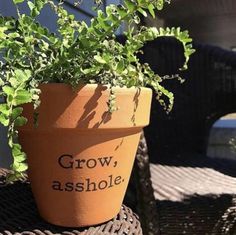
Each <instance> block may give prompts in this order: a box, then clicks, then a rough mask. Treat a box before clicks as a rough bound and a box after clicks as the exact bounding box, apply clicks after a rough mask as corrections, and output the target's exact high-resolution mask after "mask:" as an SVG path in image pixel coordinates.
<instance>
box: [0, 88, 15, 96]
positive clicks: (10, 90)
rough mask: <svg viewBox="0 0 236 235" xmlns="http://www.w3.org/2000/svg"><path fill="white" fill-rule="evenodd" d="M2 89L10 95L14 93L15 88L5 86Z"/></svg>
mask: <svg viewBox="0 0 236 235" xmlns="http://www.w3.org/2000/svg"><path fill="white" fill-rule="evenodd" d="M2 90H3V91H4V92H5V93H6V94H7V95H8V96H9V95H12V96H13V95H14V93H15V89H14V88H12V87H10V86H4V87H3V88H2Z"/></svg>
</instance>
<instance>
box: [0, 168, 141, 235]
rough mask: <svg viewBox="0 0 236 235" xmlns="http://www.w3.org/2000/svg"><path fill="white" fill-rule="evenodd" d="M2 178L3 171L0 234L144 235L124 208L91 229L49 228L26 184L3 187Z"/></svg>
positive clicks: (137, 222)
mask: <svg viewBox="0 0 236 235" xmlns="http://www.w3.org/2000/svg"><path fill="white" fill-rule="evenodd" d="M5 175H6V170H3V169H1V168H0V234H6V235H10V234H18V235H19V234H25V235H26V234H27V235H33V234H38V235H43V234H47V235H50V234H68V235H69V234H71V235H72V234H81V235H110V234H114V235H115V234H117V235H121V234H127V235H142V234H143V233H142V229H141V226H140V223H139V220H138V217H137V216H136V215H135V214H134V213H133V212H132V210H131V209H130V208H128V207H126V206H122V208H121V210H120V213H119V214H118V215H117V217H116V218H114V219H112V220H110V221H108V222H107V223H104V224H101V225H97V226H94V227H89V228H80V229H78V228H63V227H59V226H54V225H51V224H49V223H47V222H45V221H44V220H42V219H41V218H40V216H39V214H38V212H37V209H36V205H35V202H34V200H33V196H32V193H31V190H30V185H29V182H27V181H20V182H16V183H14V184H11V185H5V182H4V180H5ZM62 213H63V211H62Z"/></svg>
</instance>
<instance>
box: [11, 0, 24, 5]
mask: <svg viewBox="0 0 236 235" xmlns="http://www.w3.org/2000/svg"><path fill="white" fill-rule="evenodd" d="M24 1H25V0H13V2H14V3H15V4H19V3H22V2H24Z"/></svg>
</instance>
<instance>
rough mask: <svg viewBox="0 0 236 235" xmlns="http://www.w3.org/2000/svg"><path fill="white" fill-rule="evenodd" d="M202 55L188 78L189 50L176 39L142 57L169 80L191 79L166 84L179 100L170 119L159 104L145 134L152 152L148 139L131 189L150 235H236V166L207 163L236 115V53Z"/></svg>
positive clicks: (203, 50) (201, 51)
mask: <svg viewBox="0 0 236 235" xmlns="http://www.w3.org/2000/svg"><path fill="white" fill-rule="evenodd" d="M195 48H196V50H197V51H196V53H195V54H194V55H193V56H192V58H191V60H190V64H189V70H187V71H184V72H182V71H181V72H180V71H178V67H179V66H180V65H181V64H182V62H183V56H182V47H181V45H180V44H179V43H178V42H176V41H175V40H172V39H167V38H164V39H158V40H156V41H154V42H150V43H148V44H147V46H145V48H144V55H143V56H142V58H141V59H142V60H143V62H148V63H149V64H150V65H151V67H152V68H153V69H154V70H155V71H156V72H158V73H159V74H161V75H165V74H170V73H172V74H176V73H180V74H181V76H182V77H184V78H185V79H186V81H185V83H183V84H179V82H177V81H166V82H165V83H166V84H165V85H166V86H167V87H168V88H169V90H171V91H173V93H174V94H175V105H174V109H173V111H172V112H171V113H170V114H169V115H167V114H166V113H165V112H164V111H163V109H162V108H161V107H160V105H159V104H158V102H157V101H156V100H155V97H154V98H153V104H152V111H151V122H150V125H149V127H147V128H146V129H145V137H146V140H147V146H148V150H147V148H146V147H145V139H144V138H143V139H142V140H141V144H140V148H139V151H138V154H137V159H136V169H135V171H134V174H133V175H134V178H133V181H131V186H130V188H131V187H132V184H133V185H134V184H135V185H136V186H137V189H136V190H137V191H136V193H135V195H137V196H138V197H137V196H136V203H138V204H139V206H138V207H137V208H136V209H137V210H139V215H140V217H141V221H142V224H143V230H144V234H145V235H159V234H161V235H180V234H185V235H226V234H228V235H229V234H230V235H235V234H236V161H234V160H231V161H230V160H224V159H212V158H209V157H207V156H206V151H207V145H208V137H209V133H210V129H211V127H212V125H213V123H214V122H215V121H216V120H217V119H218V118H220V117H221V116H223V115H225V114H228V113H231V112H236V53H234V52H230V51H226V50H223V49H220V48H217V47H213V46H203V45H198V44H195ZM147 153H148V154H147ZM148 157H149V158H150V162H151V164H149V161H148ZM149 167H150V169H151V171H150V170H149ZM150 175H151V178H150ZM150 179H151V181H152V183H151V182H150ZM132 182H133V183H132ZM129 193H130V194H131V191H129ZM133 196H134V195H133ZM154 197H155V199H154ZM129 198H131V196H129ZM127 201H128V200H127ZM133 201H134V200H133ZM132 203H133V204H132ZM132 203H130V205H131V206H132V205H134V202H132ZM154 205H155V206H154ZM140 209H141V210H140ZM149 225H151V226H149Z"/></svg>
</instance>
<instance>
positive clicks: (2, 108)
mask: <svg viewBox="0 0 236 235" xmlns="http://www.w3.org/2000/svg"><path fill="white" fill-rule="evenodd" d="M0 113H2V114H5V115H9V114H10V108H9V106H8V105H7V104H0Z"/></svg>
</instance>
